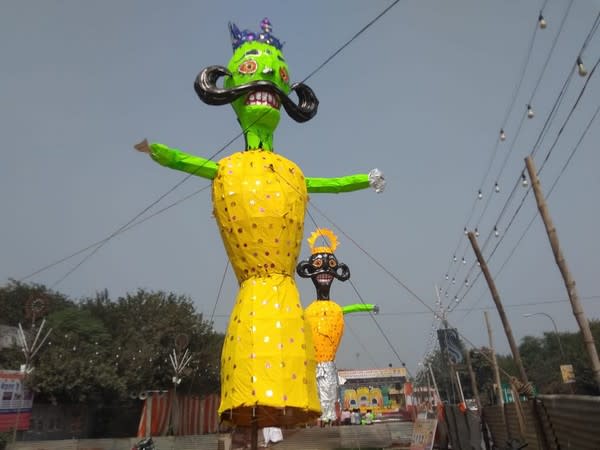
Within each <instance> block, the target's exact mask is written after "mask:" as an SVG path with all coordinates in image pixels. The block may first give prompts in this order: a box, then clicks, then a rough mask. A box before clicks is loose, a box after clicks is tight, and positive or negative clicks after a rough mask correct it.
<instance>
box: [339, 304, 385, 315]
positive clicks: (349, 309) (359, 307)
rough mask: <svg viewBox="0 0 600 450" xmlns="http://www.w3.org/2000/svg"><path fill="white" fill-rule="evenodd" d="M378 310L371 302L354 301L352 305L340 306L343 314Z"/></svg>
mask: <svg viewBox="0 0 600 450" xmlns="http://www.w3.org/2000/svg"><path fill="white" fill-rule="evenodd" d="M373 311H374V312H378V311H379V307H378V306H377V305H373V304H371V303H355V304H354V305H347V306H342V312H343V313H344V315H346V314H351V313H356V312H373Z"/></svg>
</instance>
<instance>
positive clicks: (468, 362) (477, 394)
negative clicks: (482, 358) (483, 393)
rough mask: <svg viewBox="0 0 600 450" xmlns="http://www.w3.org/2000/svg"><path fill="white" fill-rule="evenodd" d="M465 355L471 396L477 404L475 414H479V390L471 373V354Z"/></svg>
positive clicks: (468, 352) (473, 374)
mask: <svg viewBox="0 0 600 450" xmlns="http://www.w3.org/2000/svg"><path fill="white" fill-rule="evenodd" d="M466 353H467V369H468V370H469V378H470V379H471V389H472V390H473V396H474V397H475V402H477V412H478V413H479V414H481V399H480V398H479V389H477V380H476V379H475V373H474V372H473V364H471V352H470V351H469V350H467V351H466Z"/></svg>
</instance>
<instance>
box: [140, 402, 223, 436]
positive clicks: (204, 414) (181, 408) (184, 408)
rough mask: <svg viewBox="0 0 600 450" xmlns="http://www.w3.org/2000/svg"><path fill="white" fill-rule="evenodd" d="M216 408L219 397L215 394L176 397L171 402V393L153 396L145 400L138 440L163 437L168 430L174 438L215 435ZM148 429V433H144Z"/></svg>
mask: <svg viewBox="0 0 600 450" xmlns="http://www.w3.org/2000/svg"><path fill="white" fill-rule="evenodd" d="M174 403H176V406H175V407H174V406H173V404H174ZM218 409H219V396H218V395H216V394H213V395H209V396H207V397H203V398H200V397H197V396H180V395H178V396H177V401H176V402H174V395H173V391H169V392H168V393H163V394H159V393H153V395H149V396H148V398H146V400H145V403H144V409H143V410H142V416H141V417H140V424H139V426H138V437H144V436H165V435H166V434H167V433H168V432H169V429H170V428H172V429H173V434H175V435H176V436H184V435H197V434H206V433H216V432H217V431H218V428H219V420H218ZM148 429H149V431H150V433H147V430H148Z"/></svg>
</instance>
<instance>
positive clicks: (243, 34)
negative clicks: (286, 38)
mask: <svg viewBox="0 0 600 450" xmlns="http://www.w3.org/2000/svg"><path fill="white" fill-rule="evenodd" d="M260 28H261V31H259V32H258V33H255V32H254V31H250V30H240V29H239V28H238V27H237V25H236V24H235V23H232V22H229V34H230V35H231V46H232V47H233V51H234V52H235V51H236V50H237V49H238V47H240V46H241V45H242V44H244V43H246V42H253V41H258V42H264V43H265V44H269V45H272V46H273V47H275V48H276V49H278V50H281V48H282V47H283V43H282V42H281V41H280V40H279V39H277V38H276V37H275V36H273V35H272V34H271V31H272V30H273V27H272V26H271V21H270V20H269V19H267V18H266V17H265V18H264V19H263V20H261V21H260Z"/></svg>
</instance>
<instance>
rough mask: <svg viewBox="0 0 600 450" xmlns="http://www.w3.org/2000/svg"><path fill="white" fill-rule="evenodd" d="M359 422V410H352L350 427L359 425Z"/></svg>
mask: <svg viewBox="0 0 600 450" xmlns="http://www.w3.org/2000/svg"><path fill="white" fill-rule="evenodd" d="M360 422H361V416H360V410H359V409H354V410H352V425H360Z"/></svg>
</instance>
